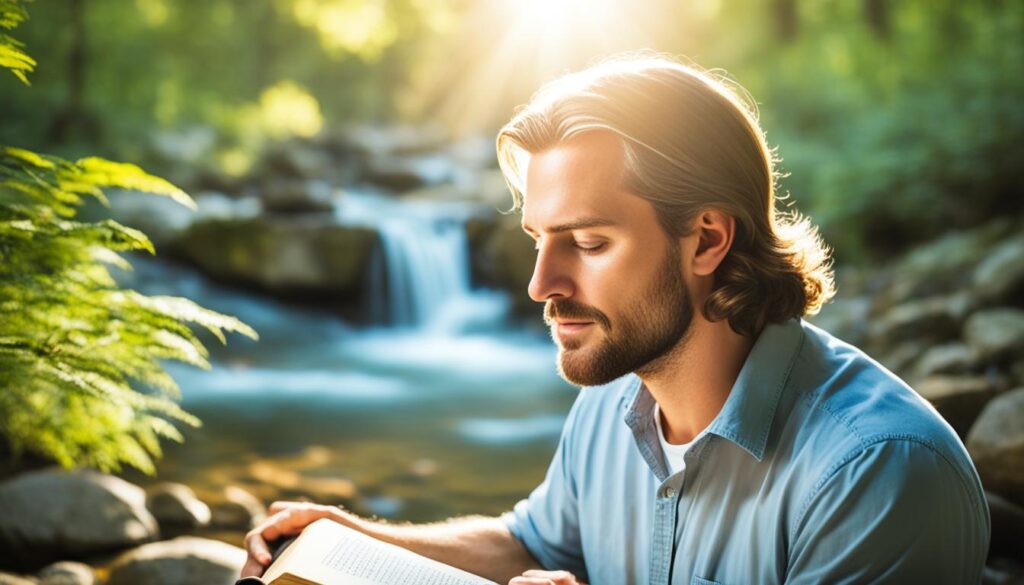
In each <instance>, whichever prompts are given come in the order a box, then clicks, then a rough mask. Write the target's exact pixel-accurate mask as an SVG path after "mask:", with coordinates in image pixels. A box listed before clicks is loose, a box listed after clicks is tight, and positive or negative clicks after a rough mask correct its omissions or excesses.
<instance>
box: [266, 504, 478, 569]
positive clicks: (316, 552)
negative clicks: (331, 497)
mask: <svg viewBox="0 0 1024 585" xmlns="http://www.w3.org/2000/svg"><path fill="white" fill-rule="evenodd" d="M262 579H263V582H264V583H266V584H267V585H495V583H494V582H493V581H488V580H487V579H484V578H482V577H477V576H476V575H474V574H472V573H467V572H466V571H463V570H461V569H456V568H455V567H450V566H448V565H445V564H443V563H439V562H437V561H435V560H432V559H428V558H427V557H424V556H420V555H418V554H416V553H414V552H412V551H409V550H406V549H404V548H402V547H400V546H395V545H393V544H389V543H386V542H382V541H380V540H377V539H375V538H373V537H371V536H367V535H365V534H363V533H362V532H359V531H358V530H353V529H351V528H349V527H347V526H344V525H342V524H339V523H337V522H335V521H333V520H328V519H326V518H322V519H320V520H317V521H316V522H313V523H312V524H310V525H309V526H307V527H306V528H305V529H304V530H303V531H302V534H300V535H299V537H298V538H297V539H295V542H293V543H291V545H290V546H288V548H286V549H284V551H283V552H282V553H281V554H280V556H279V557H278V558H277V559H276V560H275V561H274V562H273V563H272V564H271V565H270V567H268V568H267V570H266V572H265V573H264V574H263V577H262Z"/></svg>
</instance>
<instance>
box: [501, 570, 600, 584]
mask: <svg viewBox="0 0 1024 585" xmlns="http://www.w3.org/2000/svg"><path fill="white" fill-rule="evenodd" d="M508 585H587V584H586V583H584V582H583V581H577V580H576V576H575V575H573V574H572V573H570V572H569V571H526V572H525V573H523V574H522V575H520V576H519V577H514V578H513V579H512V580H511V581H509V582H508Z"/></svg>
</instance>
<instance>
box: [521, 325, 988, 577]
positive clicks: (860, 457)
mask: <svg viewBox="0 0 1024 585" xmlns="http://www.w3.org/2000/svg"><path fill="white" fill-rule="evenodd" d="M653 406H654V399H653V398H652V397H651V395H650V393H648V391H647V390H646V388H644V387H643V385H642V383H641V382H640V380H639V379H638V378H637V377H636V376H633V375H629V376H625V377H623V378H620V379H619V380H616V381H615V382H612V383H610V384H608V385H606V386H602V387H595V388H585V389H583V390H582V391H581V393H580V396H579V398H578V399H577V400H576V403H575V404H574V405H573V407H572V410H571V411H570V413H569V416H568V418H567V420H566V422H565V428H564V430H563V432H562V438H561V441H560V442H559V445H558V450H557V451H556V453H555V456H554V459H553V460H552V462H551V466H550V468H549V469H548V472H547V476H546V478H545V479H544V482H543V483H542V484H541V485H540V486H539V487H537V488H536V489H535V490H534V491H533V493H531V494H530V496H529V497H528V498H527V499H525V500H522V501H521V502H519V503H518V504H516V506H515V508H514V510H513V511H511V512H508V513H507V514H505V515H504V516H503V517H502V519H503V520H504V521H505V523H506V525H507V526H508V527H509V529H510V530H511V531H512V533H513V534H514V535H515V536H516V537H517V538H518V539H519V540H521V541H522V542H523V544H524V545H525V546H526V548H527V549H528V550H529V551H530V553H531V554H532V555H533V556H534V557H535V558H536V559H537V561H538V562H539V563H540V564H541V565H542V566H543V567H545V568H547V569H552V570H554V569H565V570H568V571H571V572H573V573H574V574H575V575H576V576H577V577H578V578H580V579H582V580H584V581H587V582H588V583H590V584H591V585H622V584H627V583H637V584H639V583H650V584H652V585H664V584H668V583H676V584H684V583H697V584H714V583H720V584H726V585H739V584H755V583H756V584H762V583H764V584H767V583H861V582H876V581H886V582H898V583H977V582H979V581H980V579H981V573H982V568H983V565H984V562H985V556H986V554H987V552H988V544H989V534H990V525H989V515H988V507H987V505H986V503H985V497H984V492H983V491H982V487H981V482H980V480H979V479H978V475H977V473H976V471H975V469H974V467H973V465H972V464H971V461H970V459H969V457H968V455H967V451H966V450H965V449H964V446H963V443H961V442H960V440H959V439H958V438H957V436H956V434H955V433H954V432H953V430H952V429H951V428H950V426H949V425H948V424H946V423H945V421H943V420H942V419H941V418H940V417H939V415H938V413H936V411H935V410H934V409H933V408H932V407H931V405H929V404H928V403H927V402H926V401H925V400H924V399H922V398H921V397H920V396H919V395H918V394H917V393H915V392H914V391H913V390H911V389H910V388H909V387H908V386H907V385H906V384H904V383H903V382H902V381H901V380H900V379H899V378H897V377H896V376H894V375H893V374H892V373H890V372H888V371H887V370H885V369H884V368H883V367H882V366H880V365H879V364H878V363H876V362H875V361H873V360H871V359H870V358H869V357H867V356H866V355H864V354H863V353H862V352H861V351H860V350H858V349H856V348H855V347H852V346H850V345H848V344H845V343H843V342H841V341H839V340H837V339H836V338H834V337H832V336H831V335H829V334H828V333H826V332H824V331H822V330H821V329H818V328H816V327H814V326H812V325H810V324H807V323H805V322H803V321H801V320H796V319H794V320H792V321H789V322H786V323H783V324H781V325H769V326H768V327H766V328H765V330H764V331H763V333H762V334H761V335H760V337H759V338H758V339H757V341H756V343H755V344H754V346H753V348H752V349H751V352H750V354H749V356H748V357H747V360H746V362H745V363H744V365H743V368H742V369H741V371H740V374H739V376H738V377H737V380H736V383H735V385H734V386H733V388H732V390H731V392H730V394H729V398H728V399H727V400H726V402H725V405H724V406H723V407H722V410H721V412H719V414H718V416H717V417H716V418H715V419H714V420H713V421H712V422H711V424H710V426H709V427H708V429H707V432H706V433H704V435H703V437H701V438H700V439H699V440H698V441H696V442H695V444H694V445H693V447H692V448H691V449H690V451H689V452H688V453H687V454H686V458H685V459H686V468H685V470H683V471H681V472H679V473H677V474H675V475H671V476H670V475H669V474H668V471H667V468H666V465H665V462H664V459H663V456H662V450H661V446H660V444H659V442H658V436H657V434H656V433H657V430H656V429H655V423H654V419H653V416H652V408H653Z"/></svg>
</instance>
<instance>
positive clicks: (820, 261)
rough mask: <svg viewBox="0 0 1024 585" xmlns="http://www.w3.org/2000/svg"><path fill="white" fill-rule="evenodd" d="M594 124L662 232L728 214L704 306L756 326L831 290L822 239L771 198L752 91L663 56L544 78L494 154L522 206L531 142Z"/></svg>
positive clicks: (793, 313)
mask: <svg viewBox="0 0 1024 585" xmlns="http://www.w3.org/2000/svg"><path fill="white" fill-rule="evenodd" d="M595 130H604V131H610V132H613V133H615V134H616V135H618V136H619V137H620V139H621V140H622V144H623V148H624V152H625V158H626V160H625V167H626V172H625V173H624V179H623V181H624V184H623V187H624V188H625V189H626V190H628V191H630V192H632V193H635V194H637V195H638V196H640V197H643V198H644V199H646V200H647V201H649V202H650V203H651V204H652V205H653V206H654V208H655V210H656V211H657V215H658V219H659V221H660V223H661V226H662V228H663V229H664V230H665V232H666V233H667V234H669V235H670V236H672V237H681V236H685V235H687V234H688V233H689V230H690V226H691V225H692V224H693V221H694V220H695V218H696V217H697V216H698V215H699V214H700V213H701V212H702V211H703V210H707V209H717V210H719V211H721V212H723V213H726V214H728V215H731V216H732V217H734V218H735V220H736V233H735V235H734V238H733V244H732V247H731V248H730V250H729V252H728V254H727V255H726V257H725V259H724V260H723V261H722V263H721V264H720V265H719V267H718V269H717V270H716V271H715V275H714V285H713V287H712V292H711V294H710V295H709V296H708V298H707V300H706V302H705V304H704V307H703V313H704V316H705V317H706V318H708V319H709V320H711V321H720V320H722V319H727V320H728V322H729V325H730V326H731V327H732V329H733V330H734V331H736V332H737V333H740V334H743V335H755V334H757V333H758V332H760V330H761V329H762V328H763V327H764V325H765V324H767V323H779V322H782V321H785V320H787V319H790V318H793V317H800V316H804V315H811V314H815V313H817V312H818V310H819V309H820V308H821V306H822V305H823V304H824V303H825V302H827V301H828V300H829V299H830V298H831V297H832V296H833V295H834V294H835V285H834V282H833V276H832V270H831V261H830V258H829V250H828V249H827V248H826V247H825V245H824V244H823V242H822V240H821V238H820V236H819V235H818V232H817V229H816V228H814V227H813V226H812V225H811V223H810V222H809V221H808V220H807V219H806V218H805V217H802V216H800V215H798V214H797V213H795V212H793V213H789V212H784V211H781V210H779V209H777V208H776V196H775V185H776V181H777V179H778V176H777V174H776V172H775V164H776V163H777V160H776V158H775V155H774V153H773V151H772V150H771V149H769V148H768V145H767V142H766V140H765V136H764V132H763V131H762V130H761V128H760V126H759V124H758V122H757V111H756V109H755V108H754V106H753V105H752V100H750V99H749V96H748V95H747V94H746V93H745V92H744V90H743V89H742V88H740V87H739V86H738V85H735V84H731V83H730V82H728V81H727V80H726V79H725V78H724V77H720V76H715V75H713V74H711V73H710V72H707V71H702V70H699V69H697V68H695V67H691V66H687V65H683V64H680V63H678V62H676V61H674V60H671V59H669V58H666V57H662V56H651V55H626V56H619V57H616V58H613V59H611V60H608V61H604V62H602V63H599V64H597V65H594V66H592V67H590V68H588V69H585V70H583V71H581V72H578V73H573V74H569V75H566V76H564V77H561V78H559V79H556V80H554V81H552V82H550V83H548V84H547V85H545V86H544V87H542V88H541V89H540V90H539V91H538V92H537V93H536V94H535V95H534V96H533V98H532V99H531V101H530V103H528V104H527V105H525V106H523V107H522V108H520V109H519V110H518V111H517V112H516V114H515V116H514V117H513V118H512V120H511V121H510V122H509V123H508V124H506V125H505V126H504V127H503V128H502V129H501V131H500V132H499V133H498V140H497V148H498V161H499V164H500V166H501V169H502V172H503V173H504V176H505V179H506V181H507V182H508V184H509V187H510V189H511V191H512V196H513V201H514V207H513V209H514V210H520V209H521V208H522V204H523V199H524V197H525V196H526V193H525V188H524V187H525V184H526V183H525V171H526V163H527V158H528V156H529V155H530V154H534V153H538V152H541V151H543V150H545V149H548V148H551V147H553V146H555V145H557V144H559V143H562V142H564V141H566V140H569V139H571V138H572V137H574V136H576V135H578V134H581V133H584V132H588V131H595Z"/></svg>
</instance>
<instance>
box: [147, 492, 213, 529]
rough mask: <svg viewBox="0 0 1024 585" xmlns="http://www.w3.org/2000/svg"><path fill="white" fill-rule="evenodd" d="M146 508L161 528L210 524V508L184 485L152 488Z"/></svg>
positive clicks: (195, 526) (194, 526) (148, 494)
mask: <svg viewBox="0 0 1024 585" xmlns="http://www.w3.org/2000/svg"><path fill="white" fill-rule="evenodd" d="M146 507H147V508H149V511H150V513H151V514H153V517H154V518H156V520H157V522H159V523H160V525H161V526H181V527H191V528H198V527H202V526H206V525H207V524H209V523H210V515H211V514H210V507H209V506H207V505H206V504H204V503H203V502H202V501H201V500H200V499H199V498H197V497H196V494H195V492H193V491H192V488H190V487H188V486H187V485H185V484H182V483H172V482H166V483H161V484H157V485H155V486H153V487H151V488H150V489H149V491H148V492H147V493H146Z"/></svg>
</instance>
